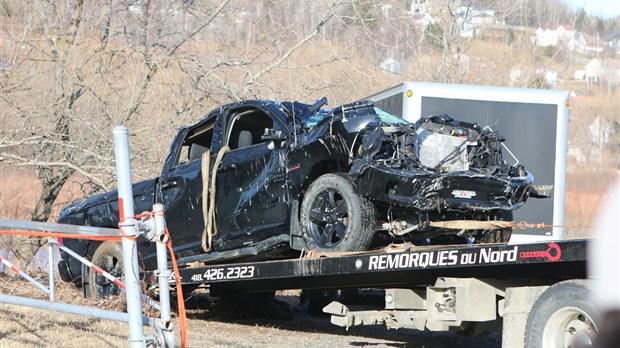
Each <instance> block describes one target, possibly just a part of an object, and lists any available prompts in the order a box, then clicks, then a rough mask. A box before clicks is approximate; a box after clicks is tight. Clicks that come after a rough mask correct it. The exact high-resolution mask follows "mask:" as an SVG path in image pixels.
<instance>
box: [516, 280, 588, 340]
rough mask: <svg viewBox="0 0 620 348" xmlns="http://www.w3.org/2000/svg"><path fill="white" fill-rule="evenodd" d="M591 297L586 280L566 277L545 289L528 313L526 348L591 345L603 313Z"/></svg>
mask: <svg viewBox="0 0 620 348" xmlns="http://www.w3.org/2000/svg"><path fill="white" fill-rule="evenodd" d="M589 296H590V288H589V283H588V282H587V281H585V280H567V281H563V282H560V283H557V284H555V285H553V286H551V287H549V288H548V289H547V290H545V291H544V292H543V293H542V294H541V295H540V297H539V298H538V299H537V300H536V302H535V303H534V306H533V307H532V310H531V312H530V314H529V316H528V319H527V324H526V327H525V347H526V348H544V347H588V346H591V345H592V340H593V339H594V338H595V337H596V336H597V335H598V329H597V327H598V325H599V319H600V313H599V311H598V310H597V308H596V307H595V306H594V304H593V303H592V302H591V301H590V297H589Z"/></svg>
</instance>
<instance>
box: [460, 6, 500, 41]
mask: <svg viewBox="0 0 620 348" xmlns="http://www.w3.org/2000/svg"><path fill="white" fill-rule="evenodd" d="M456 17H457V21H458V23H459V24H460V25H461V36H462V37H474V36H477V35H478V34H480V32H481V31H482V30H483V29H484V28H485V27H487V26H489V25H490V24H493V23H495V21H496V18H495V11H493V10H488V9H482V8H477V7H473V6H461V7H459V8H458V9H457V10H456Z"/></svg>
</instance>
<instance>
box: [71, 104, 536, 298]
mask: <svg viewBox="0 0 620 348" xmlns="http://www.w3.org/2000/svg"><path fill="white" fill-rule="evenodd" d="M326 104H327V99H326V98H323V99H320V100H318V101H317V102H315V103H314V104H311V105H310V104H303V103H299V102H277V101H267V100H248V101H241V102H236V103H232V104H228V105H225V106H222V107H219V108H217V109H215V110H213V111H211V112H210V113H209V114H208V115H207V116H206V117H204V118H203V119H201V120H200V121H198V122H196V123H195V124H193V125H190V126H186V127H183V128H181V129H180V130H179V132H178V134H177V136H176V138H175V139H174V141H173V142H172V146H171V149H170V154H169V155H168V158H167V159H166V161H165V163H164V166H163V170H162V172H161V176H160V177H158V178H155V179H151V180H146V181H143V182H140V183H136V184H134V186H133V193H134V196H135V197H134V200H135V211H136V212H142V211H150V210H151V208H152V205H153V204H154V203H156V202H157V203H162V204H163V205H164V206H165V209H166V221H167V225H168V228H169V230H170V233H171V238H172V241H173V244H174V250H175V253H176V255H177V258H178V259H179V262H180V263H181V264H187V263H190V262H201V263H213V262H216V261H217V262H222V261H228V260H233V261H240V260H244V261H249V260H263V259H269V258H278V257H289V256H294V255H295V252H297V253H298V251H300V250H313V249H314V250H319V251H337V252H341V251H361V250H367V249H368V248H369V247H371V245H373V243H374V244H380V243H384V245H385V244H389V243H390V241H392V240H394V238H395V237H397V238H398V240H399V241H412V242H420V243H433V241H434V240H439V238H440V237H444V238H445V237H450V238H453V239H451V240H450V242H452V243H454V242H457V243H472V242H473V243H484V242H487V241H501V240H495V239H490V238H488V237H489V236H496V233H495V232H496V231H493V230H491V229H490V228H489V229H487V228H486V227H485V228H483V229H481V228H480V227H476V229H474V228H472V229H463V228H457V229H454V228H452V229H447V228H442V227H436V225H433V222H446V221H454V220H458V221H464V220H472V221H478V222H480V221H497V220H500V221H506V220H508V221H509V220H512V211H513V210H514V209H518V208H519V207H521V206H523V205H524V204H525V202H526V200H527V198H528V196H530V194H532V195H535V191H533V188H532V181H533V177H532V175H531V174H530V173H528V172H527V171H526V170H525V169H524V168H523V166H521V165H518V166H510V165H508V164H506V161H504V159H503V157H502V141H503V139H502V138H501V136H500V135H499V134H498V133H497V132H495V131H492V130H491V129H489V128H482V127H481V126H479V125H477V124H471V123H466V122H460V121H456V120H454V119H452V118H450V117H449V116H447V115H440V116H432V117H427V118H423V119H421V120H419V121H418V122H416V123H415V124H412V123H409V122H407V121H405V120H403V119H401V118H399V117H397V116H395V115H392V114H390V113H388V112H386V111H383V110H381V109H378V108H376V107H374V105H373V103H372V101H362V102H356V103H352V104H347V105H342V106H339V107H336V108H333V109H324V108H322V107H323V106H324V105H326ZM205 183H208V184H207V185H205ZM59 220H60V222H61V223H66V224H77V225H90V226H100V227H115V226H117V224H118V204H117V193H116V191H113V192H108V193H104V194H101V195H98V196H95V197H92V198H89V199H87V200H85V201H82V202H78V203H75V204H72V205H69V206H67V207H65V208H64V209H63V210H62V212H61V214H60V218H59ZM501 232H502V233H503V234H502V238H503V239H506V238H508V237H509V235H510V229H509V228H508V229H507V230H506V228H504V229H503V230H501ZM64 243H65V246H67V247H69V248H71V249H73V250H75V251H76V252H78V253H79V254H81V255H84V256H85V257H88V258H92V260H93V262H94V263H95V264H98V265H99V266H100V267H102V268H104V269H106V270H108V271H110V272H111V273H112V274H115V273H119V272H120V267H121V266H122V263H121V262H120V258H121V253H120V248H119V247H118V246H117V245H114V244H110V243H100V242H95V241H85V240H65V241H64ZM139 252H140V258H141V262H142V264H143V266H144V267H145V268H146V269H152V268H154V265H155V250H154V246H153V245H151V244H148V243H140V245H139ZM69 259H70V258H68V257H67V255H66V254H64V253H62V260H61V261H60V264H59V269H60V273H61V275H62V278H63V279H64V280H65V281H74V280H76V278H79V277H81V276H82V275H83V277H82V279H83V280H84V282H88V283H89V285H88V286H89V287H91V291H96V292H98V293H99V292H101V291H102V288H101V286H100V285H102V284H98V283H99V280H98V279H97V278H95V275H88V274H87V272H88V270H86V269H82V268H81V266H80V264H79V263H78V262H77V261H73V260H72V259H71V260H69ZM85 272H86V273H85ZM87 277H88V278H87ZM101 281H106V280H105V279H102V280H101ZM104 291H105V289H104Z"/></svg>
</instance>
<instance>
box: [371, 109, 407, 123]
mask: <svg viewBox="0 0 620 348" xmlns="http://www.w3.org/2000/svg"><path fill="white" fill-rule="evenodd" d="M375 112H376V113H377V115H378V116H379V119H380V120H381V122H382V123H385V125H386V126H404V125H407V124H409V122H407V121H405V120H403V119H402V118H400V117H398V116H396V115H394V114H392V113H390V112H388V111H385V110H383V109H381V108H377V107H375Z"/></svg>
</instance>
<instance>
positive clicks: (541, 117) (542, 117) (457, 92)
mask: <svg viewBox="0 0 620 348" xmlns="http://www.w3.org/2000/svg"><path fill="white" fill-rule="evenodd" d="M569 96H570V93H569V92H568V91H554V90H541V89H530V88H508V87H491V86H475V85H456V84H442V83H427V82H409V81H408V82H403V83H401V84H399V85H396V86H394V87H391V88H388V89H386V90H384V91H381V92H379V93H376V94H373V95H371V96H368V97H367V98H364V99H372V100H374V101H375V105H376V106H377V107H380V108H382V109H385V110H387V111H390V112H392V113H394V114H396V115H399V116H401V117H402V118H404V119H406V120H408V121H410V122H415V121H417V120H418V119H419V118H421V117H425V116H430V115H442V114H448V115H450V116H452V117H453V118H455V119H458V120H463V121H468V122H477V123H478V124H480V125H481V126H483V127H484V126H488V127H491V128H493V129H495V130H498V131H499V132H500V134H502V135H503V136H504V137H505V138H506V141H505V142H504V145H505V149H506V152H507V156H505V158H506V159H507V160H509V161H512V162H513V164H514V163H517V162H518V163H521V164H523V165H524V166H525V168H526V169H527V170H528V171H530V172H532V173H533V174H534V183H535V185H536V186H538V188H540V189H543V190H544V189H550V190H551V191H550V192H551V197H550V198H548V199H530V200H529V201H528V203H527V204H526V205H525V207H523V208H522V209H519V210H517V211H515V213H514V220H515V221H526V222H529V223H544V224H546V225H554V226H555V227H553V229H552V230H551V231H549V230H543V229H526V230H515V231H514V233H513V235H512V238H511V243H520V242H527V241H536V240H560V239H563V234H564V231H563V228H562V227H561V226H562V225H563V224H564V200H565V189H566V178H565V176H566V149H567V138H568V106H569Z"/></svg>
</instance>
